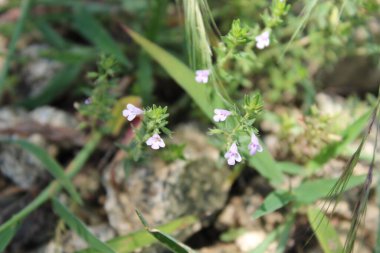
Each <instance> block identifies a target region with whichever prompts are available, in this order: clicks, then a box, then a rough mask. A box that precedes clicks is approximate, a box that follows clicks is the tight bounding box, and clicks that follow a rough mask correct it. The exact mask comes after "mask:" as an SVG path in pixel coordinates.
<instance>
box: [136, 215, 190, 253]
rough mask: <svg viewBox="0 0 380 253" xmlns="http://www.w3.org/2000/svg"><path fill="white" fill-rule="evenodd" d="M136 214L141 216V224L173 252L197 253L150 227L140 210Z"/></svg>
mask: <svg viewBox="0 0 380 253" xmlns="http://www.w3.org/2000/svg"><path fill="white" fill-rule="evenodd" d="M136 213H137V215H138V216H139V218H140V221H141V223H143V225H144V226H145V229H146V230H147V231H148V232H149V233H150V234H151V235H153V236H154V237H155V238H156V239H157V240H158V241H159V242H160V243H162V244H163V245H164V246H166V247H167V248H168V249H170V250H172V251H173V252H175V253H195V251H194V250H192V249H191V248H190V247H188V246H186V245H184V244H183V243H181V242H179V241H177V240H176V239H175V238H173V237H171V236H170V235H168V234H165V233H163V232H161V231H160V230H158V229H155V228H151V227H149V225H148V223H147V221H146V220H145V218H144V217H143V215H142V214H141V213H140V212H139V211H138V210H136Z"/></svg>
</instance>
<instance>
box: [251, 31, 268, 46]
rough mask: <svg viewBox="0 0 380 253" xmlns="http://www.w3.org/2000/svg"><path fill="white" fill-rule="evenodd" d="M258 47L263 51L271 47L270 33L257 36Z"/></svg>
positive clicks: (266, 32)
mask: <svg viewBox="0 0 380 253" xmlns="http://www.w3.org/2000/svg"><path fill="white" fill-rule="evenodd" d="M255 39H256V47H257V48H258V49H263V48H265V47H267V46H269V43H270V41H269V31H265V32H263V33H261V34H260V35H258V36H256V38H255Z"/></svg>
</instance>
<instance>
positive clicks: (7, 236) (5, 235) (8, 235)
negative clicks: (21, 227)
mask: <svg viewBox="0 0 380 253" xmlns="http://www.w3.org/2000/svg"><path fill="white" fill-rule="evenodd" d="M17 229H18V226H17V225H13V226H11V227H9V228H7V229H5V230H4V231H1V232H0V252H3V251H4V250H5V248H6V247H7V245H8V244H9V243H10V242H11V240H12V238H13V237H14V236H15V234H16V232H17Z"/></svg>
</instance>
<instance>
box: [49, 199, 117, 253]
mask: <svg viewBox="0 0 380 253" xmlns="http://www.w3.org/2000/svg"><path fill="white" fill-rule="evenodd" d="M52 203H53V209H54V212H55V213H56V214H58V215H59V217H61V219H62V220H63V221H64V222H65V223H66V224H67V225H68V226H69V227H70V228H71V229H72V230H73V231H75V233H77V234H78V235H79V236H80V237H81V238H82V239H83V240H85V241H86V242H87V243H88V245H89V246H91V247H92V248H94V249H97V250H99V251H100V252H102V253H115V251H114V250H113V249H111V248H110V247H109V246H108V245H107V244H105V243H103V242H102V241H100V240H99V239H98V238H96V237H95V236H94V235H93V234H92V233H91V232H90V231H89V230H88V228H87V227H86V225H85V224H84V223H83V222H82V221H81V220H79V219H78V218H77V217H76V216H75V215H74V214H72V213H71V212H70V211H69V210H68V209H67V208H66V207H65V206H63V205H62V204H61V203H60V202H59V201H58V200H56V199H52Z"/></svg>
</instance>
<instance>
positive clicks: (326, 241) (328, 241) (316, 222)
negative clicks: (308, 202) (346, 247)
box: [307, 207, 344, 253]
mask: <svg viewBox="0 0 380 253" xmlns="http://www.w3.org/2000/svg"><path fill="white" fill-rule="evenodd" d="M307 218H308V220H309V223H310V225H311V227H312V229H313V231H314V234H315V235H316V236H317V239H318V241H319V244H320V245H321V247H322V249H323V251H324V252H325V253H342V252H344V251H343V246H342V244H341V243H340V238H339V236H338V233H337V232H336V231H335V229H334V228H333V226H331V224H330V222H329V221H328V218H327V217H326V216H325V215H324V214H323V213H321V210H318V209H316V208H313V207H310V208H309V209H308V211H307Z"/></svg>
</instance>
